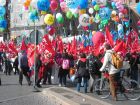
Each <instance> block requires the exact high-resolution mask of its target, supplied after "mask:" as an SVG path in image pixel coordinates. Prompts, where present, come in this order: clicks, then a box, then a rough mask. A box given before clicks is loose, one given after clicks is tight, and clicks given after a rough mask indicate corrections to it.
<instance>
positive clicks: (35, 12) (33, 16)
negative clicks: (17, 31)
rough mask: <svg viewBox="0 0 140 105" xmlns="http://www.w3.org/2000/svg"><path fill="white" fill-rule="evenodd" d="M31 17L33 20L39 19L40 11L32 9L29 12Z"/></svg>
mask: <svg viewBox="0 0 140 105" xmlns="http://www.w3.org/2000/svg"><path fill="white" fill-rule="evenodd" d="M29 19H30V20H31V21H35V20H37V19H39V17H38V13H37V11H36V10H34V11H32V12H30V13H29Z"/></svg>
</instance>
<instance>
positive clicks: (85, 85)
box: [77, 77, 88, 93]
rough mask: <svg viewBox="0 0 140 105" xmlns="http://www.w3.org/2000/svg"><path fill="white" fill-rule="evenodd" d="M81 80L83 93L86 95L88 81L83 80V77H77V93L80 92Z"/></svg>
mask: <svg viewBox="0 0 140 105" xmlns="http://www.w3.org/2000/svg"><path fill="white" fill-rule="evenodd" d="M82 78H83V83H84V93H87V87H88V79H87V78H85V77H79V78H77V79H78V83H77V91H78V92H80V87H81V82H82Z"/></svg>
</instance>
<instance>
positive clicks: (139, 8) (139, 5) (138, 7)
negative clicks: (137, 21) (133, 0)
mask: <svg viewBox="0 0 140 105" xmlns="http://www.w3.org/2000/svg"><path fill="white" fill-rule="evenodd" d="M136 10H137V12H138V13H139V14H140V2H139V3H138V4H137V6H136Z"/></svg>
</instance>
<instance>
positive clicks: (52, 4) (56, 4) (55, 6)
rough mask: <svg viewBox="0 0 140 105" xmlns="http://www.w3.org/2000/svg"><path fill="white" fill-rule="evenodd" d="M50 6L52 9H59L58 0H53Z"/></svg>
mask: <svg viewBox="0 0 140 105" xmlns="http://www.w3.org/2000/svg"><path fill="white" fill-rule="evenodd" d="M50 8H51V10H57V8H58V3H57V1H54V0H53V1H51V4H50Z"/></svg>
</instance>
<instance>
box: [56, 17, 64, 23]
mask: <svg viewBox="0 0 140 105" xmlns="http://www.w3.org/2000/svg"><path fill="white" fill-rule="evenodd" d="M56 21H57V22H58V23H59V24H62V23H64V18H63V17H58V18H57V19H56Z"/></svg>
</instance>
